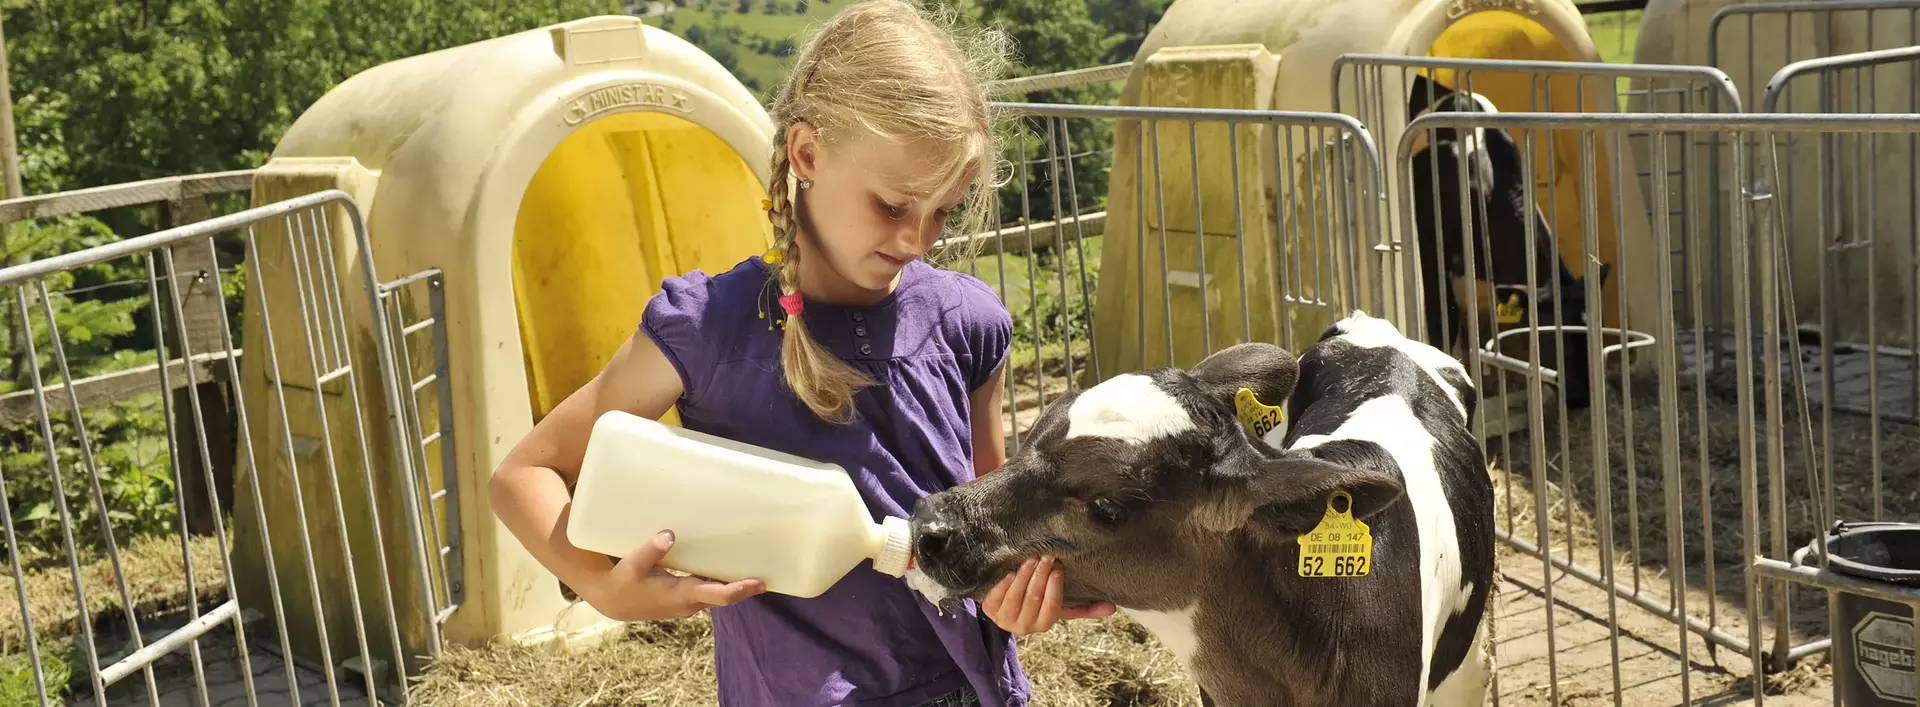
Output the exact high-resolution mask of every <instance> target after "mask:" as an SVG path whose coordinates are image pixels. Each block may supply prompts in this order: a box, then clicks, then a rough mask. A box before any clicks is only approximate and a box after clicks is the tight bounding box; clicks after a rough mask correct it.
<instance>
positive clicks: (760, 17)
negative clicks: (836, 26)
mask: <svg viewBox="0 0 1920 707" xmlns="http://www.w3.org/2000/svg"><path fill="white" fill-rule="evenodd" d="M780 1H781V3H782V4H783V7H782V8H781V11H779V12H774V13H768V12H767V11H766V0H752V2H753V5H752V12H748V13H746V14H741V13H740V12H739V11H738V7H739V5H738V3H737V2H727V1H726V0H707V1H706V2H702V3H698V4H695V5H691V6H688V7H682V8H677V9H675V10H674V11H673V12H672V13H670V14H669V15H668V17H672V18H673V20H672V27H670V28H669V30H668V31H671V32H673V33H674V34H677V35H680V36H682V37H685V36H686V31H687V28H689V27H695V26H701V27H712V26H714V25H715V24H716V23H718V24H719V25H720V26H724V27H738V28H740V30H741V31H742V32H743V33H745V34H746V35H748V36H749V37H756V38H759V39H764V40H781V39H791V40H794V42H795V43H796V44H798V43H799V41H800V39H801V36H802V35H804V34H805V33H806V31H807V29H808V27H810V26H812V25H814V24H816V23H820V22H825V21H826V20H828V19H830V18H832V17H833V15H834V14H835V13H837V12H839V11H841V10H843V9H846V7H847V5H849V4H851V3H852V1H853V0H837V1H835V2H822V1H821V0H812V2H810V3H809V4H808V6H807V13H806V14H804V15H802V14H797V13H794V12H793V10H792V8H793V6H794V3H793V0H780ZM645 21H646V23H647V24H650V25H653V26H655V27H661V26H664V23H665V22H666V20H665V18H664V17H649V18H646V20H645ZM739 72H740V74H741V76H740V77H739V78H741V80H742V81H746V80H748V79H751V80H752V82H753V83H755V84H758V85H759V86H761V87H763V89H764V88H767V87H772V86H778V85H780V81H781V79H782V78H784V77H785V76H786V74H787V63H786V60H785V59H783V58H781V57H777V56H774V55H771V54H765V53H762V52H759V51H755V50H754V49H753V48H752V47H750V46H743V47H739Z"/></svg>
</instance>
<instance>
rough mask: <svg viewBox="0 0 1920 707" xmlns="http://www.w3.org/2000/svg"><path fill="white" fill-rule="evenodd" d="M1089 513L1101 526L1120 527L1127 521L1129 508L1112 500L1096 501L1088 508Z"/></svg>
mask: <svg viewBox="0 0 1920 707" xmlns="http://www.w3.org/2000/svg"><path fill="white" fill-rule="evenodd" d="M1087 513H1088V515H1091V516H1092V517H1093V520H1094V522H1096V523H1099V524H1101V525H1109V526H1112V525H1119V524H1121V523H1124V522H1126V520H1127V507H1126V506H1125V505H1123V504H1121V503H1120V502H1119V501H1115V500H1113V499H1111V498H1102V499H1098V500H1095V501H1094V502H1093V503H1092V505H1089V506H1088V507H1087Z"/></svg>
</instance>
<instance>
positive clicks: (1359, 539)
mask: <svg viewBox="0 0 1920 707" xmlns="http://www.w3.org/2000/svg"><path fill="white" fill-rule="evenodd" d="M1372 571H1373V533H1372V531H1370V530H1368V529H1367V524H1366V523H1363V522H1361V521H1359V520H1358V519H1356V518H1354V517H1353V496H1351V495H1348V494H1347V492H1345V491H1335V492H1334V494H1333V496H1332V497H1331V498H1329V499H1327V514H1326V516H1325V517H1322V518H1321V519H1320V525H1319V526H1318V527H1315V528H1314V529H1313V530H1312V531H1311V532H1308V533H1307V534H1306V535H1302V536H1300V576H1302V577H1314V578H1323V577H1365V576H1367V574H1368V573H1370V572H1372Z"/></svg>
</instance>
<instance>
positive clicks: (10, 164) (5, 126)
mask: <svg viewBox="0 0 1920 707" xmlns="http://www.w3.org/2000/svg"><path fill="white" fill-rule="evenodd" d="M0 177H4V179H5V186H6V194H5V197H6V198H8V199H14V198H18V197H21V196H25V194H23V193H22V192H21V189H20V148H19V144H18V143H17V142H15V138H14V134H13V80H12V79H11V78H9V77H8V75H7V32H6V28H5V26H4V22H0ZM13 232H14V224H13V223H11V222H5V223H0V239H4V240H5V244H4V245H0V251H5V252H6V255H7V262H6V264H7V265H8V266H13V265H25V264H27V261H29V260H31V259H32V258H31V257H29V256H28V255H27V254H26V253H24V252H14V250H13V246H14V245H15V244H16V243H18V242H19V239H16V238H14V237H13ZM0 296H4V297H3V298H4V299H5V301H6V303H7V305H8V306H0V311H4V312H6V316H7V326H8V327H9V329H10V330H11V332H12V336H10V337H9V338H10V339H11V340H10V341H8V342H7V345H8V346H9V347H10V348H11V349H12V352H13V356H12V361H11V365H10V366H9V367H8V369H7V374H8V375H9V376H10V377H11V378H12V379H13V380H16V381H17V380H22V379H24V378H26V377H27V365H28V363H29V362H28V361H27V332H28V331H30V330H31V328H30V327H22V326H20V321H19V317H20V314H19V313H18V312H17V311H16V308H15V307H13V306H11V305H13V297H12V293H0ZM29 304H31V302H30V303H29Z"/></svg>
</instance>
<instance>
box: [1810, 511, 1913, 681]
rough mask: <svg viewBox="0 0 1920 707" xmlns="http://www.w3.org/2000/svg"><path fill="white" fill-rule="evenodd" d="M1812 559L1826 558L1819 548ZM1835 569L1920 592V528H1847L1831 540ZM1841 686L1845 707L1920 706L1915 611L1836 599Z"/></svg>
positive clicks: (1836, 674)
mask: <svg viewBox="0 0 1920 707" xmlns="http://www.w3.org/2000/svg"><path fill="white" fill-rule="evenodd" d="M1811 549H1812V550H1813V551H1814V552H1813V553H1810V554H1812V555H1814V556H1815V557H1817V556H1818V552H1819V547H1818V546H1817V545H1815V546H1814V547H1813V548H1811ZM1827 552H1828V564H1827V569H1829V570H1832V571H1833V572H1834V573H1835V574H1843V575H1847V576H1849V577H1854V578H1858V579H1866V580H1875V581H1880V582H1887V583H1891V584H1896V585H1900V586H1903V587H1920V523H1839V524H1836V525H1835V526H1834V528H1833V532H1832V533H1830V534H1829V535H1827ZM1833 597H1834V599H1833V602H1834V606H1833V610H1834V615H1835V618H1837V619H1838V625H1836V626H1834V627H1833V631H1832V634H1833V648H1832V650H1833V679H1834V682H1835V683H1836V687H1838V689H1839V694H1840V704H1841V705H1842V706H1843V707H1894V706H1895V705H1903V706H1905V707H1913V705H1916V704H1920V694H1917V693H1916V688H1920V678H1916V677H1915V673H1914V655H1915V654H1914V635H1913V609H1912V607H1910V606H1908V605H1906V604H1902V603H1899V602H1891V601H1885V600H1882V599H1875V598H1872V597H1866V596H1861V595H1858V594H1850V593H1847V592H1844V591H1842V592H1835V593H1834V595H1833Z"/></svg>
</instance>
